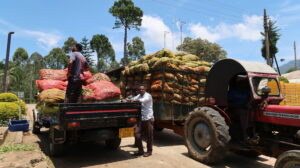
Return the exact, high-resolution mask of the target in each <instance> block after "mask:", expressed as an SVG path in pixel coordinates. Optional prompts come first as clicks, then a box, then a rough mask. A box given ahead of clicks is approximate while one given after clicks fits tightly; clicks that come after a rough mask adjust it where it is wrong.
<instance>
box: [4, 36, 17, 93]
mask: <svg viewBox="0 0 300 168" xmlns="http://www.w3.org/2000/svg"><path fill="white" fill-rule="evenodd" d="M14 33H15V32H9V33H8V38H7V48H6V59H5V66H4V76H3V92H7V83H6V82H7V81H6V78H7V71H8V63H9V51H10V41H11V35H12V34H14Z"/></svg>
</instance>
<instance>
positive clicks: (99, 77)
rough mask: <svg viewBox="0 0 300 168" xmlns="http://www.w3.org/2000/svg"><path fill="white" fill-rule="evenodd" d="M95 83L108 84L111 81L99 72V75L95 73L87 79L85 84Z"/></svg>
mask: <svg viewBox="0 0 300 168" xmlns="http://www.w3.org/2000/svg"><path fill="white" fill-rule="evenodd" d="M95 81H109V82H110V81H111V80H110V78H109V77H108V76H107V75H105V74H104V73H100V72H99V73H96V74H95V75H93V76H92V78H90V79H88V80H87V83H88V84H90V83H93V82H95Z"/></svg>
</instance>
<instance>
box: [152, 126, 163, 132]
mask: <svg viewBox="0 0 300 168" xmlns="http://www.w3.org/2000/svg"><path fill="white" fill-rule="evenodd" d="M162 130H164V128H159V127H154V131H156V132H161V131H162Z"/></svg>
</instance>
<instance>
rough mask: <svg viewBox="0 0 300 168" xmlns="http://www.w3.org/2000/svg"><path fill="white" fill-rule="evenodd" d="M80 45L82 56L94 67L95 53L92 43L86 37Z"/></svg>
mask: <svg viewBox="0 0 300 168" xmlns="http://www.w3.org/2000/svg"><path fill="white" fill-rule="evenodd" d="M80 44H81V45H82V51H81V54H82V55H83V56H84V57H85V59H86V60H87V62H88V63H89V65H90V66H91V67H93V66H94V65H95V61H94V60H93V58H92V56H93V54H92V53H93V51H92V49H91V46H90V41H89V40H88V39H87V38H86V37H83V38H82V40H81V42H80Z"/></svg>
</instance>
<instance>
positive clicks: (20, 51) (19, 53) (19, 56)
mask: <svg viewBox="0 0 300 168" xmlns="http://www.w3.org/2000/svg"><path fill="white" fill-rule="evenodd" d="M27 60H28V53H27V51H26V50H25V49H24V48H17V50H16V51H15V53H14V55H13V62H14V63H15V64H16V65H17V66H19V65H20V66H24V65H25V64H26V63H27Z"/></svg>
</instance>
